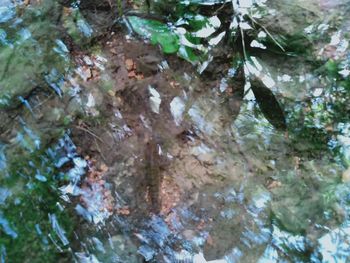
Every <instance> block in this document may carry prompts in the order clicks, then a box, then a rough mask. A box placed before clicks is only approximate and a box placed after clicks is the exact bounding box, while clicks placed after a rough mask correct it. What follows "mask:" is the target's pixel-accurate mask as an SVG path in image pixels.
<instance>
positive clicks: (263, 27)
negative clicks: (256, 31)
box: [248, 14, 286, 52]
mask: <svg viewBox="0 0 350 263" xmlns="http://www.w3.org/2000/svg"><path fill="white" fill-rule="evenodd" d="M248 16H249V18H250V19H251V20H252V21H253V22H254V23H255V24H257V25H258V26H260V27H261V28H262V29H264V31H265V33H266V34H268V35H269V37H270V38H271V39H272V40H273V42H275V44H276V45H277V46H278V47H279V48H280V49H281V50H282V51H283V52H286V50H285V49H284V48H283V46H282V45H281V44H280V43H278V41H277V39H276V38H275V37H274V36H273V35H272V34H271V33H270V32H269V31H268V30H267V28H266V27H265V26H264V25H262V24H260V23H259V22H258V21H256V20H255V19H254V18H253V17H252V16H251V15H249V14H248Z"/></svg>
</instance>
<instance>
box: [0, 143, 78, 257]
mask: <svg viewBox="0 0 350 263" xmlns="http://www.w3.org/2000/svg"><path fill="white" fill-rule="evenodd" d="M26 140H27V141H28V143H26V144H24V145H23V146H25V145H32V147H34V148H32V147H29V148H28V149H25V148H23V146H19V145H17V146H12V149H11V150H7V151H6V154H5V155H3V159H5V160H8V161H7V162H6V163H4V165H5V166H6V168H5V169H2V171H1V173H0V183H1V187H2V189H0V190H1V191H8V193H9V195H8V196H7V197H6V198H5V200H6V202H3V203H0V220H1V221H2V222H7V223H6V225H4V224H3V225H2V227H0V233H1V235H0V244H1V246H2V247H3V248H5V251H6V257H5V258H6V259H7V260H8V261H9V262H18V260H21V262H32V259H34V258H35V259H37V261H36V262H56V261H57V260H58V258H60V257H62V256H64V257H66V258H69V254H68V250H67V249H68V247H67V245H68V244H67V243H66V242H67V241H66V240H69V239H70V236H71V233H72V231H73V229H74V224H73V221H72V214H71V213H72V211H69V210H67V209H64V210H62V209H61V207H60V204H59V203H58V200H59V199H60V197H59V190H58V187H59V185H60V184H62V183H63V181H62V180H63V178H64V174H62V172H59V170H58V168H57V166H56V163H57V159H56V158H57V157H59V153H55V151H54V149H46V150H45V149H42V148H38V147H36V146H35V145H36V144H35V142H33V141H32V142H31V139H30V138H27V139H26ZM6 148H7V147H6V146H5V149H6ZM29 149H32V151H30V150H29ZM53 153H54V155H53ZM56 154H58V156H55V155H56ZM6 189H8V190H6ZM5 200H4V201H5ZM57 223H58V225H57ZM68 242H69V241H68ZM58 247H61V248H62V250H61V252H60V250H59V249H58Z"/></svg>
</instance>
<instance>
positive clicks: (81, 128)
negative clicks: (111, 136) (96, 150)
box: [75, 125, 108, 145]
mask: <svg viewBox="0 0 350 263" xmlns="http://www.w3.org/2000/svg"><path fill="white" fill-rule="evenodd" d="M75 127H76V128H77V129H78V130H82V131H84V132H86V133H88V134H90V135H91V136H92V137H94V138H96V139H98V140H99V141H100V142H102V143H104V144H106V145H108V144H107V143H106V142H105V141H103V140H102V139H101V138H100V137H98V136H97V135H96V134H95V133H93V132H92V131H90V130H88V129H86V128H84V127H81V126H77V125H75Z"/></svg>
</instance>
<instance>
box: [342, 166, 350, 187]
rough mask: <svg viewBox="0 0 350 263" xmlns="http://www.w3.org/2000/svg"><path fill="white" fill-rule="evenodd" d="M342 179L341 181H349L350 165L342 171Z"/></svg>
mask: <svg viewBox="0 0 350 263" xmlns="http://www.w3.org/2000/svg"><path fill="white" fill-rule="evenodd" d="M342 181H343V183H348V182H350V167H349V168H348V169H347V170H345V171H344V172H343V176H342Z"/></svg>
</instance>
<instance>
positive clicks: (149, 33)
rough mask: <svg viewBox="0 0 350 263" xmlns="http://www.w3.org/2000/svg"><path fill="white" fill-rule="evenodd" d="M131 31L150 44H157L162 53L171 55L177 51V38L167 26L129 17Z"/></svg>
mask: <svg viewBox="0 0 350 263" xmlns="http://www.w3.org/2000/svg"><path fill="white" fill-rule="evenodd" d="M128 19H129V22H130V24H131V26H132V28H133V30H134V31H135V32H136V33H137V34H139V35H140V36H142V37H144V38H148V39H149V40H150V41H151V43H152V44H154V45H155V44H159V45H160V46H161V47H162V50H163V52H164V53H167V54H172V53H176V52H177V51H178V50H179V47H180V45H179V37H178V36H177V35H176V34H175V33H174V32H173V31H172V30H171V29H170V28H169V26H167V25H166V24H163V23H161V22H159V21H156V20H151V19H144V18H140V17H137V16H129V17H128Z"/></svg>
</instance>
